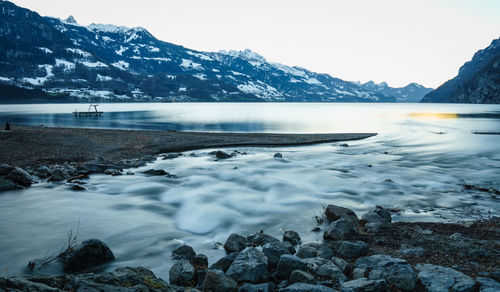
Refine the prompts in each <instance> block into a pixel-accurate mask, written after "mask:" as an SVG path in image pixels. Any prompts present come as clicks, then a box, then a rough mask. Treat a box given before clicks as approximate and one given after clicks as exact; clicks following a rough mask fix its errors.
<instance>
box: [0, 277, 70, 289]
mask: <svg viewBox="0 0 500 292" xmlns="http://www.w3.org/2000/svg"><path fill="white" fill-rule="evenodd" d="M0 291H43V292H50V291H61V290H60V289H57V288H54V287H50V286H49V285H46V284H43V283H38V282H32V281H29V280H27V279H23V278H21V277H12V278H8V279H6V278H0Z"/></svg>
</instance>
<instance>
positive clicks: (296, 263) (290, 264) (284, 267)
mask: <svg viewBox="0 0 500 292" xmlns="http://www.w3.org/2000/svg"><path fill="white" fill-rule="evenodd" d="M293 270H303V271H307V262H305V261H304V260H303V259H301V258H299V257H297V256H294V255H289V254H284V255H282V256H281V257H280V259H279V261H278V266H277V269H276V277H278V278H288V277H289V275H290V273H291V272H292V271H293Z"/></svg>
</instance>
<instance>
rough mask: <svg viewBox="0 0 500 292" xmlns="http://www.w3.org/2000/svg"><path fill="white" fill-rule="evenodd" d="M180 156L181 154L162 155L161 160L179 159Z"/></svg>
mask: <svg viewBox="0 0 500 292" xmlns="http://www.w3.org/2000/svg"><path fill="white" fill-rule="evenodd" d="M181 156H182V153H168V154H165V155H163V157H162V159H163V160H167V159H174V158H177V157H181Z"/></svg>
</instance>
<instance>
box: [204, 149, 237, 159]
mask: <svg viewBox="0 0 500 292" xmlns="http://www.w3.org/2000/svg"><path fill="white" fill-rule="evenodd" d="M209 154H210V155H214V156H215V158H217V159H227V158H231V157H232V156H231V155H230V154H227V153H226V152H224V151H221V150H217V151H212V152H210V153H209Z"/></svg>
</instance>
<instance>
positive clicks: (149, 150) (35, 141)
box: [0, 125, 377, 167]
mask: <svg viewBox="0 0 500 292" xmlns="http://www.w3.org/2000/svg"><path fill="white" fill-rule="evenodd" d="M11 129H12V130H11V131H0V163H5V164H10V165H15V166H19V167H26V166H31V167H39V166H42V165H52V164H60V163H64V162H76V163H83V162H88V161H91V160H93V159H95V157H96V156H100V157H102V158H104V159H105V160H110V161H116V160H123V159H138V158H142V157H144V156H148V155H158V154H161V153H169V152H183V151H189V150H198V149H209V148H227V147H278V146H280V147H285V146H301V145H312V144H320V143H331V142H340V141H350V140H360V139H365V138H369V137H372V136H375V135H377V134H376V133H337V134H270V133H215V132H179V131H155V130H122V129H92V128H64V127H45V126H20V125H11Z"/></svg>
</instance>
